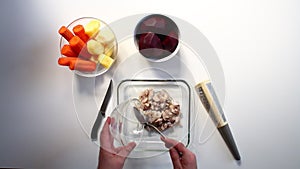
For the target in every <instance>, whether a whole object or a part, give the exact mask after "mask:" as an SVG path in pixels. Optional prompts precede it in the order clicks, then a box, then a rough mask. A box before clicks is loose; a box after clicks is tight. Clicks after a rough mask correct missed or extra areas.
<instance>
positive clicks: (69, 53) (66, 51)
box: [61, 45, 78, 57]
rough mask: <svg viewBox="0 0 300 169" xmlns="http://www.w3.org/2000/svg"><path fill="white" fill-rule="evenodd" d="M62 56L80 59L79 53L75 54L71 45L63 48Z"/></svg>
mask: <svg viewBox="0 0 300 169" xmlns="http://www.w3.org/2000/svg"><path fill="white" fill-rule="evenodd" d="M61 54H63V55H65V56H67V57H78V53H75V52H74V51H73V50H72V48H71V46H70V45H64V46H63V47H62V48H61Z"/></svg>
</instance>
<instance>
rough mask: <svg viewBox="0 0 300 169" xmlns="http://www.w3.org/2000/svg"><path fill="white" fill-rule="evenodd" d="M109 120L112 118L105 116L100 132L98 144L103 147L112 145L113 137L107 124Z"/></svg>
mask: <svg viewBox="0 0 300 169" xmlns="http://www.w3.org/2000/svg"><path fill="white" fill-rule="evenodd" d="M111 120H112V119H111V118H110V117H107V119H106V121H105V123H104V125H103V128H102V131H101V134H100V145H101V147H104V148H112V147H113V137H112V135H111V133H110V131H109V125H110V123H111Z"/></svg>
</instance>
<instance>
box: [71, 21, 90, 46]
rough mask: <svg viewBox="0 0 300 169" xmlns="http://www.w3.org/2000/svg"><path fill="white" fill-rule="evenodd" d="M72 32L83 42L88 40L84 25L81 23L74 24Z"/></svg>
mask: <svg viewBox="0 0 300 169" xmlns="http://www.w3.org/2000/svg"><path fill="white" fill-rule="evenodd" d="M73 32H74V34H75V35H76V36H78V37H79V38H80V39H81V40H82V41H83V42H84V43H86V42H87V41H88V40H89V38H90V37H89V36H88V35H87V34H85V31H84V27H83V26H82V25H76V26H75V27H74V28H73Z"/></svg>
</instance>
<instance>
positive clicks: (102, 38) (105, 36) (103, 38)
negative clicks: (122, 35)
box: [95, 27, 115, 46]
mask: <svg viewBox="0 0 300 169" xmlns="http://www.w3.org/2000/svg"><path fill="white" fill-rule="evenodd" d="M95 39H96V40H97V41H99V42H100V43H102V44H103V45H104V46H107V45H109V44H110V43H112V42H113V41H114V39H115V36H114V34H113V32H112V31H111V30H110V29H109V28H108V27H104V28H102V29H101V30H100V32H99V33H98V34H97V36H96V37H95Z"/></svg>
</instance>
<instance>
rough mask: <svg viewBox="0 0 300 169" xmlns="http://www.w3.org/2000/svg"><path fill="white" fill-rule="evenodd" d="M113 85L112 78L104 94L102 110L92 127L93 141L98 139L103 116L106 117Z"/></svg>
mask: <svg viewBox="0 0 300 169" xmlns="http://www.w3.org/2000/svg"><path fill="white" fill-rule="evenodd" d="M112 87H113V83H112V80H110V82H109V87H108V89H107V91H106V94H105V96H104V100H103V102H102V105H101V107H100V110H99V112H98V116H97V119H96V121H95V123H94V125H93V128H92V132H91V140H92V141H97V138H98V131H99V128H100V126H101V123H102V120H103V118H105V111H106V108H107V105H108V103H109V100H110V98H111V94H112Z"/></svg>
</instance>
